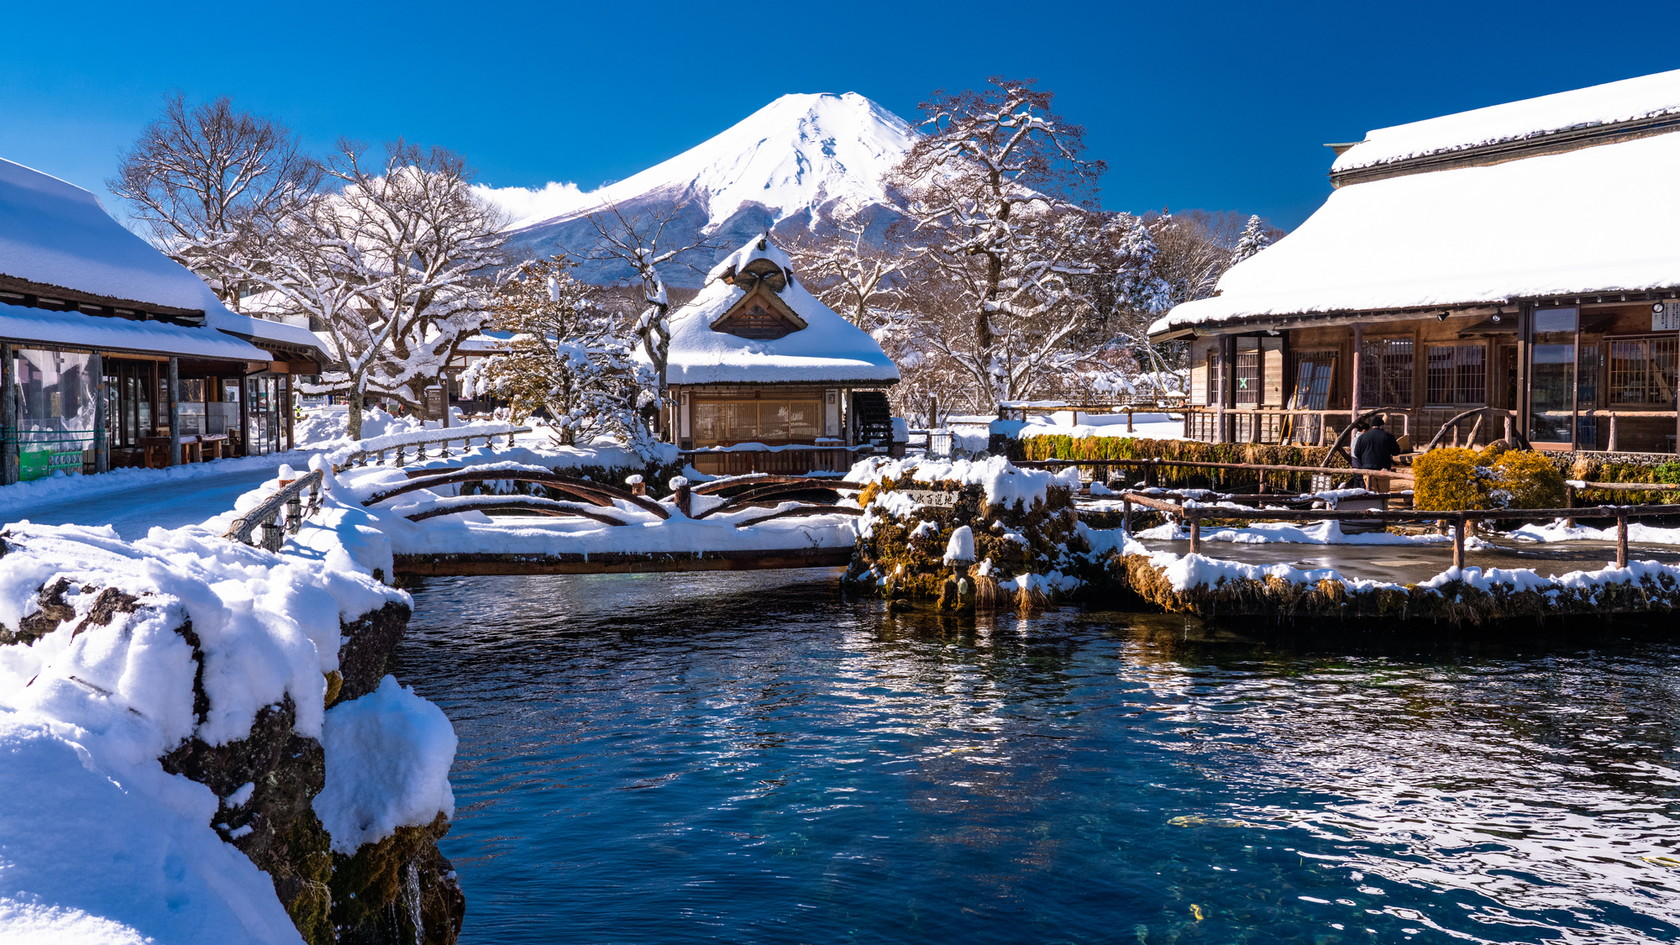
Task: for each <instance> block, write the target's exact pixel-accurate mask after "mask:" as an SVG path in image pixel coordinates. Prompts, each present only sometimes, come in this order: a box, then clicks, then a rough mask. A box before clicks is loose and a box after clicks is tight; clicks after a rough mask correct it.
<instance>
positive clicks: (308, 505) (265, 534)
mask: <svg viewBox="0 0 1680 945" xmlns="http://www.w3.org/2000/svg"><path fill="white" fill-rule="evenodd" d="M529 432H531V428H530V427H522V426H515V425H512V424H508V425H504V426H497V427H494V428H491V429H485V427H484V426H483V425H480V426H476V427H470V428H461V429H457V430H449V429H444V430H439V431H437V432H436V433H434V434H432V435H430V436H422V437H411V436H408V435H405V434H400V433H399V434H394V435H392V436H387V437H375V438H372V439H368V440H363V441H362V442H361V445H360V446H359V448H357V449H355V450H352V451H351V452H350V453H348V454H346V455H345V456H344V458H343V459H342V460H340V461H339V462H336V463H334V464H333V471H334V472H339V471H341V470H344V469H347V468H349V467H352V466H366V465H368V463H369V462H370V461H372V462H374V463H379V464H383V463H384V462H385V461H386V458H387V457H389V456H393V455H394V456H395V458H396V465H397V466H402V465H403V463H404V458H405V456H406V454H407V452H408V450H409V449H413V450H414V457H415V461H416V462H418V461H419V460H423V459H425V458H426V447H428V446H437V447H439V448H440V449H439V453H438V455H440V456H448V455H449V444H451V443H460V444H461V449H462V450H463V451H465V450H468V449H471V448H472V444H473V441H475V440H479V439H482V440H483V441H484V445H485V446H486V447H489V446H491V445H492V441H493V440H494V439H495V438H496V437H499V436H506V437H507V443H508V446H510V447H511V446H513V442H514V441H513V438H514V436H515V435H517V434H520V433H529ZM325 478H326V477H325V475H323V473H322V472H321V470H319V469H317V470H313V471H311V472H310V473H308V474H306V475H304V476H300V477H298V478H296V479H293V480H291V481H290V482H285V483H282V484H281V487H280V489H279V490H277V491H276V492H275V493H274V494H273V495H271V496H269V497H268V498H266V499H264V500H263V501H262V502H261V503H259V504H258V505H257V507H256V508H254V509H252V510H251V511H249V512H246V513H245V514H244V515H243V516H242V517H240V518H237V519H234V522H233V527H232V528H230V529H228V530H227V532H226V533H225V534H224V535H223V536H222V537H223V538H228V539H231V540H233V541H237V542H240V543H242V544H246V545H251V546H253V547H257V548H266V549H268V550H269V551H279V550H280V546H281V545H283V544H284V543H285V541H286V536H287V535H295V534H297V532H298V529H300V528H302V527H303V523H304V521H305V520H306V519H308V518H309V517H310V516H311V515H314V514H315V513H316V512H319V511H320V510H321V487H322V483H323V482H324V481H325Z"/></svg>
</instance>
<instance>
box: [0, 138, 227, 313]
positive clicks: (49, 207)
mask: <svg viewBox="0 0 1680 945" xmlns="http://www.w3.org/2000/svg"><path fill="white" fill-rule="evenodd" d="M0 274H3V275H8V276H13V277H15V278H18V279H24V280H27V281H29V282H39V283H43V284H46V285H52V286H59V287H61V288H65V289H76V290H79V291H82V292H88V293H91V294H94V295H100V296H106V297H109V298H112V299H121V300H124V301H129V302H139V303H143V304H150V305H159V306H164V307H166V308H182V309H201V308H203V307H204V303H203V295H202V294H201V290H202V289H203V287H204V284H203V283H202V282H201V281H199V279H198V277H197V276H195V275H193V274H192V273H190V272H188V271H187V270H185V269H183V268H181V267H180V266H179V265H176V264H175V263H174V262H172V261H170V259H169V258H168V257H166V256H164V255H163V254H162V253H159V252H158V251H157V250H155V249H153V248H152V247H151V246H150V245H148V244H147V243H146V241H145V240H143V239H141V238H140V237H138V236H136V235H134V234H133V233H130V232H129V231H128V229H127V228H125V227H124V226H123V225H122V224H120V223H118V222H117V221H116V220H114V219H112V218H111V217H110V215H109V214H107V213H106V212H105V210H104V209H103V208H101V207H100V206H99V200H98V199H97V198H95V197H94V196H93V194H90V193H88V192H87V191H85V190H83V189H81V188H80V187H77V186H75V185H74V184H67V183H65V182H64V181H61V180H59V179H58V178H56V177H52V176H49V175H47V174H43V173H41V172H40V171H37V170H33V169H31V168H27V167H24V166H23V165H21V164H14V163H12V162H11V161H7V160H4V159H0Z"/></svg>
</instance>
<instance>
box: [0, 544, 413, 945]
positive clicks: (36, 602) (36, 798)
mask: <svg viewBox="0 0 1680 945" xmlns="http://www.w3.org/2000/svg"><path fill="white" fill-rule="evenodd" d="M0 540H3V541H4V545H5V554H4V556H3V557H0V628H3V630H4V631H5V632H6V633H7V634H9V635H15V634H20V633H21V634H23V635H24V637H23V640H22V642H17V643H13V644H12V645H7V646H0V757H3V758H4V761H3V762H0V791H3V792H4V794H5V796H6V797H8V798H11V799H12V801H10V802H8V803H7V804H6V805H3V806H0V837H3V838H4V843H3V844H0V926H3V927H4V928H5V931H6V932H7V941H18V940H29V937H31V936H33V937H35V938H36V939H37V940H40V941H53V942H63V941H99V942H106V941H124V940H134V941H148V942H150V941H168V942H204V943H207V945H224V943H227V942H295V941H297V932H296V930H295V929H294V928H293V926H292V923H291V920H290V919H289V918H288V917H287V915H286V913H285V911H284V910H283V909H282V908H281V907H280V904H279V901H278V900H277V899H276V897H275V893H274V888H273V886H272V883H271V881H270V880H269V878H268V877H267V876H265V875H263V874H262V873H261V872H259V871H258V870H257V869H256V867H255V866H253V865H252V863H251V861H250V860H249V859H247V858H246V857H245V856H244V854H242V853H240V852H239V851H238V850H237V849H235V848H234V847H232V846H229V845H228V844H226V843H224V842H223V841H222V840H221V839H220V838H219V837H218V835H217V834H216V832H215V831H214V830H213V829H212V828H211V820H212V818H213V817H214V816H216V814H217V812H218V810H219V809H220V808H221V806H222V802H221V801H220V800H219V799H218V798H217V797H216V796H215V795H214V794H213V793H211V791H210V790H209V788H207V787H205V786H203V785H201V784H199V783H197V782H194V781H191V780H188V779H187V778H185V777H181V776H177V775H171V774H168V773H166V772H165V771H164V769H163V767H162V765H161V764H160V762H159V760H158V759H159V758H160V757H161V756H163V755H165V754H167V753H169V752H170V751H172V750H174V749H175V748H176V747H177V746H179V745H181V744H182V743H183V742H185V741H187V740H188V739H194V738H196V739H198V740H201V741H203V742H204V743H206V744H208V745H223V744H228V743H230V742H233V741H237V740H239V739H241V738H244V737H246V736H247V735H249V734H250V732H251V730H252V724H253V722H254V721H255V719H256V717H257V715H258V713H259V711H261V710H262V709H264V708H265V707H268V706H273V705H277V704H281V703H283V702H290V703H291V704H292V705H293V706H294V708H295V721H294V724H293V730H294V731H295V732H297V733H298V734H299V735H303V736H308V737H315V736H318V735H319V734H320V733H321V731H322V727H323V724H324V712H323V709H322V704H323V701H324V698H325V695H326V679H325V674H326V673H329V672H331V671H333V670H335V669H336V668H337V667H338V653H339V646H340V643H341V639H340V638H341V626H340V621H341V620H346V619H354V618H355V617H358V616H360V615H361V614H363V613H366V612H368V611H370V610H374V609H377V608H379V607H382V606H384V605H385V604H386V603H388V602H390V601H405V600H406V599H407V595H406V594H404V593H403V592H401V591H397V590H394V589H391V588H388V587H385V586H383V585H381V584H379V583H378V582H375V581H373V580H372V579H371V578H368V577H366V576H365V575H363V574H360V573H355V572H346V571H340V570H332V569H326V568H322V567H320V566H319V565H318V564H316V563H315V562H311V561H308V560H305V559H302V558H297V557H289V556H283V555H275V554H270V553H269V552H266V551H261V550H258V549H255V548H249V547H245V546H243V545H237V544H234V543H231V542H227V541H224V540H222V539H220V538H217V537H214V536H213V535H211V534H209V533H208V532H205V531H204V530H202V529H181V530H177V531H165V530H163V529H153V530H152V532H151V534H150V535H148V536H147V537H146V538H145V539H142V540H141V541H138V542H133V543H128V542H123V541H121V540H119V539H118V538H117V537H116V535H115V533H114V532H113V531H112V530H111V529H110V528H108V527H100V528H91V527H85V526H57V527H53V526H36V525H29V524H27V523H25V524H18V525H12V526H9V527H8V528H7V529H6V531H5V532H4V533H0ZM43 588H45V589H46V590H44V591H43ZM43 608H52V609H55V611H56V612H55V613H54V615H53V618H52V619H50V620H48V621H46V622H45V624H46V625H45V627H43V628H42V629H40V630H35V629H31V626H32V624H33V623H34V622H35V621H34V620H32V619H31V618H34V617H35V615H37V614H38V613H39V612H40V611H42V609H43ZM44 631H45V632H44ZM43 632H44V635H39V636H38V638H37V637H36V635H37V634H42V633H43ZM31 640H32V642H30V641H31ZM24 643H28V645H24ZM195 695H196V696H197V698H195Z"/></svg>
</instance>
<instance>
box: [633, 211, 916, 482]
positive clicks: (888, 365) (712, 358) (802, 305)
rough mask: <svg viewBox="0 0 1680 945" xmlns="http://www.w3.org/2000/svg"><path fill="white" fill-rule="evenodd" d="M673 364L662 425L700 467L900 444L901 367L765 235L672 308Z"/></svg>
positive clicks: (815, 466)
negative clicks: (808, 285) (813, 289)
mask: <svg viewBox="0 0 1680 945" xmlns="http://www.w3.org/2000/svg"><path fill="white" fill-rule="evenodd" d="M669 365H670V366H669V370H668V375H667V377H668V382H669V391H670V406H669V411H668V413H667V415H666V418H665V423H664V428H665V430H666V432H667V436H668V437H669V438H670V439H671V440H672V441H673V442H675V443H676V444H677V445H678V446H679V447H680V448H681V449H684V450H692V451H694V452H693V454H692V462H693V463H694V466H695V468H696V469H699V470H700V471H701V472H707V473H742V472H778V473H802V472H807V471H812V470H841V469H848V468H850V467H851V465H852V463H853V462H854V461H855V460H856V459H857V457H858V455H859V454H860V453H867V452H889V451H891V450H893V449H894V448H895V442H894V435H893V423H892V417H891V411H890V409H889V407H888V406H887V395H886V388H888V387H889V386H891V385H893V384H895V383H897V382H898V368H897V367H896V366H895V365H894V364H893V362H892V359H890V358H888V357H887V356H886V354H885V353H884V352H883V351H882V350H881V346H880V345H879V344H877V343H876V342H875V339H873V338H871V337H870V336H869V335H868V334H867V333H866V332H864V331H863V330H862V329H860V328H858V327H857V326H855V325H853V324H852V323H850V322H848V321H846V320H845V319H844V318H842V317H840V316H839V315H838V314H836V313H835V312H834V311H833V310H832V309H830V308H829V307H828V306H826V305H824V304H823V303H822V302H820V301H818V300H817V298H816V297H815V296H813V295H811V293H809V292H807V291H805V288H804V286H802V285H800V284H799V281H798V279H797V278H795V276H794V272H793V265H792V263H791V262H790V261H789V260H788V257H787V254H786V253H784V252H782V251H781V250H780V249H778V248H777V247H776V246H774V245H773V244H772V243H771V242H770V240H769V238H768V237H765V236H761V237H759V238H757V239H755V240H753V241H752V242H750V243H748V244H747V245H745V246H743V247H741V248H740V249H738V250H736V251H735V252H733V253H731V254H730V255H729V257H728V258H726V259H724V260H723V261H722V262H721V263H719V264H718V265H717V266H716V267H715V268H713V269H712V271H711V272H710V273H709V274H708V275H707V277H706V285H705V287H704V288H702V289H701V290H700V294H699V295H697V296H695V297H694V299H693V301H691V302H689V303H688V304H687V305H684V306H683V307H682V308H680V309H678V310H677V311H676V312H675V313H673V314H672V316H671V348H670V362H669ZM902 446H903V444H902V443H898V444H896V448H898V449H902Z"/></svg>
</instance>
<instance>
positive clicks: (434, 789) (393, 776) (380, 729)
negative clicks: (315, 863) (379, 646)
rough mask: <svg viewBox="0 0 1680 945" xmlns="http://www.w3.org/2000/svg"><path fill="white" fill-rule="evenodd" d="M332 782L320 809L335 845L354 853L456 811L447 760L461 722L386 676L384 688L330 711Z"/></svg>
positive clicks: (326, 741) (327, 742) (327, 735)
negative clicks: (402, 829) (452, 721)
mask: <svg viewBox="0 0 1680 945" xmlns="http://www.w3.org/2000/svg"><path fill="white" fill-rule="evenodd" d="M321 745H322V747H323V748H325V749H326V757H327V783H326V786H325V787H324V788H322V789H321V793H320V794H318V795H316V797H315V813H316V814H317V815H318V816H319V817H320V818H321V823H322V824H323V825H325V826H326V828H327V832H328V833H330V834H332V838H333V841H332V848H333V850H334V852H337V853H346V854H348V853H353V852H355V850H356V848H357V847H359V846H361V845H362V844H364V843H375V842H377V841H379V840H383V839H384V838H386V837H388V836H390V835H391V834H392V833H393V832H395V830H396V829H397V828H398V827H401V826H404V825H407V824H427V823H430V822H431V821H432V820H433V819H434V818H436V817H437V815H438V814H440V813H441V814H443V815H444V816H454V814H455V795H454V792H453V791H451V790H450V787H449V766H450V765H451V764H452V763H453V762H454V760H455V729H454V727H453V726H451V725H450V724H449V719H448V718H446V717H445V716H444V714H443V710H442V709H439V708H438V707H437V706H435V705H433V704H431V703H430V702H427V701H426V700H425V699H422V698H420V697H419V696H417V695H415V694H414V690H412V689H410V688H408V687H406V686H402V685H399V684H398V683H397V680H396V677H394V676H386V677H385V678H384V680H383V681H381V682H380V684H379V688H378V689H376V690H374V691H373V692H371V693H369V694H368V695H365V696H363V697H361V698H360V699H354V700H351V701H349V702H344V703H340V704H339V705H336V706H333V708H332V709H331V710H330V711H328V712H327V719H326V725H325V727H324V728H323V730H322V733H321Z"/></svg>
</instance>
